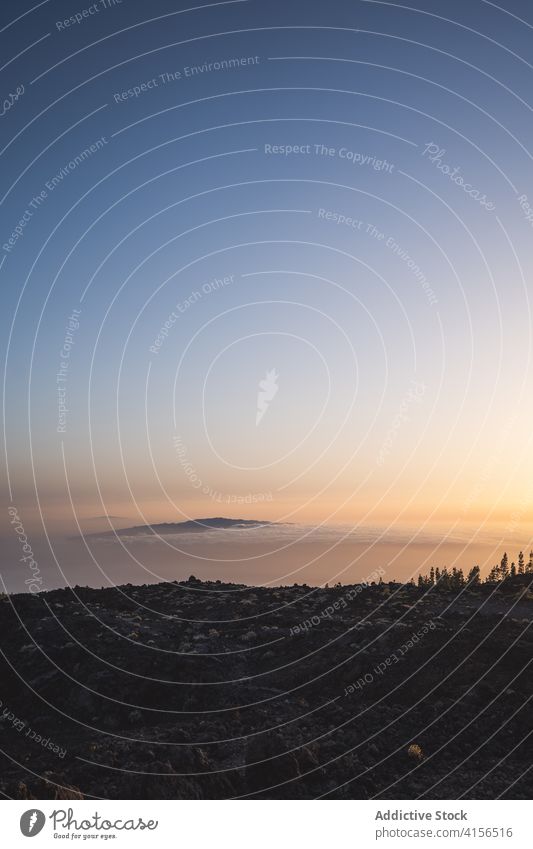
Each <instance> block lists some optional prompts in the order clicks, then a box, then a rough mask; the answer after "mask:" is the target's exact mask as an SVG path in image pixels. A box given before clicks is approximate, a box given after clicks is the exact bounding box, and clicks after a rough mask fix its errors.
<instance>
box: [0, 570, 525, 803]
mask: <svg viewBox="0 0 533 849" xmlns="http://www.w3.org/2000/svg"><path fill="white" fill-rule="evenodd" d="M527 577H528V578H530V577H531V576H527ZM532 619H533V595H532V594H531V592H530V590H529V588H528V585H527V582H526V581H524V580H522V582H520V581H518V580H516V581H507V582H505V584H504V585H502V586H501V587H500V588H498V589H495V587H494V586H489V585H481V586H478V587H476V588H475V589H464V590H463V591H462V592H460V593H453V592H450V591H442V590H441V589H440V588H435V587H432V588H429V589H428V588H416V587H414V586H410V585H409V586H400V585H397V584H380V585H377V584H376V585H371V586H352V587H348V586H342V587H340V586H339V587H334V588H330V589H328V588H326V589H324V588H311V587H307V586H296V585H295V586H292V587H279V588H257V587H245V586H239V585H234V584H232V585H229V584H221V583H206V582H200V581H197V580H196V579H189V581H187V582H182V583H162V584H155V585H148V586H131V585H127V586H123V587H118V588H110V589H99V590H98V589H88V588H82V587H75V588H73V589H65V590H55V591H51V592H46V593H42V594H40V595H35V596H32V595H30V594H24V595H13V596H10V597H4V598H2V600H1V601H0V648H1V661H0V662H1V664H2V669H1V691H0V699H1V702H2V704H1V705H0V713H1V714H2V717H1V719H0V740H1V750H2V755H1V771H0V791H1V792H2V793H3V795H4V796H5V797H15V798H27V799H31V798H36V799H39V798H61V799H65V798H79V797H80V796H82V797H87V798H90V797H99V798H115V799H117V798H133V799H135V798H164V799H169V798H171V799H180V798H187V799H198V798H230V797H240V796H250V797H252V798H289V799H306V798H307V799H308V798H315V797H320V796H323V795H325V796H326V798H364V799H366V798H373V797H381V798H405V799H411V798H420V797H422V798H449V799H455V798H459V797H465V798H496V797H498V796H500V795H501V796H503V797H506V798H528V797H529V798H530V797H531V794H532V791H533V769H532V768H531V765H532V763H533V736H532V731H533V711H532V707H531V704H532V703H531V699H532V695H533V675H532V670H531V663H532V659H533V634H532V632H531V627H530V626H531V622H532Z"/></svg>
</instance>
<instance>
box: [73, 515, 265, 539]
mask: <svg viewBox="0 0 533 849" xmlns="http://www.w3.org/2000/svg"><path fill="white" fill-rule="evenodd" d="M271 524H273V523H272V522H261V521H259V520H258V519H228V518H226V517H224V516H216V517H214V518H211V519H189V520H188V521H186V522H161V523H159V524H157V525H134V526H133V527H131V528H121V529H120V530H115V531H105V532H104V533H95V534H87V536H98V537H109V536H115V535H117V536H142V535H146V534H159V535H160V536H164V535H166V534H191V533H194V534H196V533H202V532H204V531H213V530H228V529H235V530H238V529H241V530H242V529H245V528H263V527H265V526H266V525H271Z"/></svg>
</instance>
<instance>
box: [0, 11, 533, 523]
mask: <svg viewBox="0 0 533 849" xmlns="http://www.w3.org/2000/svg"><path fill="white" fill-rule="evenodd" d="M89 6H90V4H89V3H88V2H87V3H86V4H84V3H83V0H81V2H80V3H73V2H70V3H61V2H55V0H49V2H44V3H41V4H40V5H39V6H38V7H35V9H33V10H32V6H31V4H30V3H26V2H18V0H17V2H16V3H15V2H5V3H3V4H2V10H1V15H2V23H1V25H0V39H2V44H3V52H2V56H3V57H4V62H7V64H4V67H3V69H2V81H3V85H2V92H3V97H4V98H8V97H9V94H10V93H14V92H15V91H16V90H17V87H20V86H24V93H23V94H22V95H21V96H20V97H19V98H18V100H16V101H15V102H14V103H13V105H12V106H11V107H10V108H8V109H7V110H6V111H5V114H4V115H3V116H2V117H1V121H2V144H1V155H2V161H3V170H2V173H3V175H4V179H3V181H2V187H3V190H2V202H1V208H0V216H1V218H0V220H1V232H2V238H1V242H2V245H3V247H2V249H1V252H0V260H1V261H2V266H1V269H0V276H1V279H2V287H1V292H2V299H3V306H2V310H1V313H0V322H1V324H2V331H3V333H2V337H3V338H4V339H5V340H6V343H5V348H4V351H5V355H6V371H5V380H6V384H5V385H6V395H5V399H6V405H5V406H6V417H5V422H6V431H5V433H6V442H5V452H4V459H3V463H4V465H5V464H6V460H7V465H8V471H9V485H10V492H11V498H12V501H13V503H15V504H16V505H17V506H18V507H19V508H20V510H21V512H24V515H25V517H26V521H27V522H28V523H31V522H34V521H35V518H36V517H37V516H38V513H39V510H40V511H42V515H43V517H44V519H45V521H46V522H47V523H51V526H55V525H56V524H57V523H63V524H64V525H65V527H66V526H69V527H70V526H72V527H74V521H75V520H74V512H75V513H76V515H77V516H79V517H81V518H82V519H83V518H84V517H85V518H86V517H89V516H95V515H103V514H106V513H110V514H116V515H121V516H126V517H128V518H132V519H133V520H135V522H139V521H140V520H143V519H146V520H149V521H170V520H175V521H179V520H181V519H182V518H186V517H189V516H212V515H241V516H243V517H254V518H264V519H269V520H286V521H297V522H316V521H320V522H323V521H324V522H335V521H342V522H349V523H358V522H369V523H372V524H376V523H380V522H385V523H387V522H404V523H408V524H411V525H413V524H421V525H422V524H427V525H428V526H433V525H434V526H437V525H439V524H443V525H444V526H451V525H456V524H457V525H458V526H459V527H460V526H463V525H467V524H468V525H471V524H472V525H474V526H475V527H481V526H484V527H487V526H490V525H492V524H496V523H500V524H502V525H503V526H504V527H505V526H506V527H508V528H509V527H511V526H512V527H515V526H516V525H517V524H520V525H524V526H526V527H527V523H528V521H529V519H530V517H531V514H532V504H533V502H532V482H533V464H532V461H531V457H532V456H533V454H532V451H531V447H532V446H531V422H532V421H533V400H532V397H533V396H532V392H531V377H532V368H531V311H530V302H529V297H530V291H531V285H530V280H531V273H532V268H531V265H532V263H531V240H532V230H531V228H532V226H533V225H532V223H531V222H529V221H528V220H527V210H525V209H524V208H522V207H524V204H525V202H526V201H524V200H523V201H522V206H521V203H520V200H519V199H520V197H521V196H524V195H525V196H528V200H529V202H530V203H531V204H532V206H533V183H532V176H533V161H532V154H531V150H530V139H531V138H532V136H533V132H532V131H533V113H532V104H531V81H532V78H533V64H531V63H530V60H532V62H533V59H532V54H531V47H530V45H531V37H532V34H533V29H532V27H533V15H532V12H531V7H530V5H529V4H528V3H526V2H525V0H524V2H517V0H506V2H505V3H503V4H495V3H488V2H481V0H472V2H468V3H464V2H461V3H459V2H455V1H453V2H446V3H445V2H443V0H434V2H432V1H431V0H429V2H427V1H426V0H425V2H423V3H422V2H420V3H419V4H418V8H417V7H415V6H413V7H408V6H402V5H401V4H399V3H394V2H392V3H381V2H357V0H353V2H339V0H332V2H330V3H327V4H325V3H321V2H320V3H318V2H316V3H313V2H303V0H302V2H300V0H297V2H292V3H286V2H283V3H281V2H269V3H264V2H258V1H257V0H245V1H244V2H234V3H225V4H224V3H221V4H211V5H206V6H204V7H203V8H202V6H198V8H196V9H194V10H189V11H183V9H185V8H187V7H186V4H178V8H177V4H176V3H171V2H163V0H156V2H154V3H150V4H145V3H139V2H130V0H123V2H122V3H120V4H119V3H117V4H116V5H112V6H110V8H107V9H104V8H103V7H102V6H101V5H100V6H99V7H98V12H94V13H93V14H88V16H87V17H84V18H83V19H82V20H81V22H79V23H74V24H72V25H71V26H69V27H68V28H61V29H58V26H57V22H61V21H62V20H65V19H66V18H68V17H69V16H70V15H75V14H76V12H82V10H83V9H86V10H87V9H89ZM180 6H181V7H182V8H181V9H180ZM30 10H31V11H30ZM25 11H27V12H28V14H26V15H23V13H24V12H25ZM180 11H181V13H178V12H180ZM19 16H20V17H19ZM17 17H19V19H18V20H14V19H15V18H17ZM1 27H3V29H1ZM37 42H38V43H37ZM31 45H33V46H31ZM245 57H248V58H249V59H250V62H249V63H248V64H245V65H242V66H240V67H239V68H232V69H222V70H216V69H212V70H211V71H209V70H206V71H204V72H203V73H197V74H195V75H194V76H187V75H186V72H185V69H186V68H190V67H193V66H196V67H197V66H202V65H204V63H215V62H219V61H222V60H229V59H232V58H238V59H242V58H245ZM256 57H258V58H256ZM252 59H253V62H252ZM177 72H180V73H181V78H179V79H171V80H168V81H167V82H165V83H163V81H162V77H161V76H160V75H163V76H164V75H165V74H170V73H172V74H174V75H176V73H177ZM165 79H167V78H165ZM151 80H155V81H156V83H157V84H156V83H154V84H152V86H151V87H150V88H146V90H145V91H142V92H141V93H140V94H139V95H138V96H137V97H134V96H132V97H126V99H125V100H123V101H120V102H116V101H117V98H116V97H115V95H119V94H121V93H123V92H127V90H128V89H133V87H134V86H139V87H140V86H141V85H142V84H143V83H148V82H149V81H151ZM102 138H103V139H104V142H103V144H102V145H101V146H100V149H98V150H96V151H95V152H94V153H92V154H91V155H90V156H87V157H86V158H85V160H84V161H83V162H81V164H79V165H78V166H77V167H75V168H72V169H70V168H69V162H70V161H71V160H73V159H74V157H76V156H77V155H78V154H80V153H81V152H82V151H83V150H85V149H87V148H88V147H89V146H90V145H91V144H93V143H95V142H96V141H97V140H98V139H102ZM269 145H270V146H273V145H278V146H288V145H290V146H300V150H301V151H302V152H300V153H292V154H289V155H285V154H284V153H268V152H267V151H268V149H269V148H268V147H265V146H269ZM315 145H317V146H323V148H322V147H321V148H320V152H319V153H317V152H316V148H315ZM429 145H433V147H431V148H429V149H428V146H429ZM326 149H327V151H328V152H325V151H326ZM436 150H437V151H440V153H439V154H438V155H436V153H435V151H436ZM346 153H349V154H350V155H353V158H352V159H350V158H348V157H347V156H346V155H345V154H346ZM431 155H433V160H432V159H431ZM446 168H448V173H445V171H446ZM61 169H64V172H65V173H64V177H63V179H62V180H61V181H60V183H59V184H58V185H57V186H56V187H55V188H53V190H52V191H49V190H46V184H47V182H49V181H50V180H52V178H53V177H54V175H57V174H60V173H61ZM453 169H458V170H457V171H456V172H455V177H457V175H460V176H462V178H463V179H464V182H465V183H467V184H468V186H469V187H471V190H472V192H477V193H478V194H477V196H475V195H474V196H473V195H472V194H467V192H466V191H465V190H464V188H463V187H461V186H460V185H459V184H458V183H457V182H456V181H454V179H452V178H451V177H453V173H452V175H451V176H450V173H449V172H450V171H452V172H453ZM43 190H46V196H45V197H44V198H43V200H42V202H41V203H40V205H38V206H37V207H36V208H32V207H31V205H30V204H31V201H32V198H33V197H34V196H36V195H38V194H39V193H41V192H42V191H43ZM480 198H481V200H483V198H484V199H485V205H483V203H482V202H480ZM487 205H488V207H489V208H487ZM27 210H30V211H31V212H32V214H31V216H29V220H28V221H27V222H26V223H25V226H24V227H23V228H22V235H20V236H19V237H18V238H17V239H16V240H15V242H14V245H12V246H10V249H9V250H7V249H6V244H7V245H8V247H9V244H8V240H9V238H10V236H11V234H12V233H13V231H14V230H15V228H16V226H17V224H18V222H19V220H20V219H21V218H22V217H23V216H24V213H25V212H26V211H27ZM328 212H329V213H330V215H329V217H326V213H328ZM335 216H336V217H335ZM339 216H344V217H345V219H346V218H349V219H350V222H349V223H345V222H342V221H341V222H339V220H338V219H339ZM357 222H358V223H357ZM395 246H396V247H395ZM213 281H218V282H213ZM220 281H222V282H220ZM424 281H426V282H425V285H424ZM73 310H80V311H81V312H80V314H79V328H77V329H76V330H75V331H74V333H73V344H72V347H71V349H70V356H69V358H68V368H67V371H68V377H67V380H66V381H64V382H63V383H61V384H58V382H57V377H56V375H57V373H58V370H59V366H60V361H61V350H62V347H63V344H64V340H65V333H66V326H67V324H68V320H69V317H70V316H71V315H72V314H73ZM171 316H174V319H173V321H172V323H170V325H168V324H167V329H166V331H165V332H167V335H166V337H165V338H162V337H161V336H159V342H160V344H159V345H158V344H157V343H156V340H157V339H158V335H159V334H160V333H161V329H162V328H164V327H165V322H167V323H168V322H169V317H171ZM154 346H155V348H156V350H157V353H154V352H153V351H152V350H150V349H151V348H154ZM272 370H275V372H276V374H277V378H276V379H275V383H276V386H277V391H276V393H275V395H274V396H273V398H272V400H271V401H270V404H269V406H268V408H267V409H266V412H265V414H264V416H263V418H262V419H261V421H260V423H259V424H258V425H257V424H256V412H257V400H258V392H259V391H260V387H259V383H260V381H263V380H264V379H265V377H266V375H267V373H268V372H270V371H272ZM61 385H63V386H64V387H65V398H66V406H67V408H68V412H67V414H66V423H65V432H62V433H58V431H57V426H58V392H57V389H58V386H61ZM8 494H9V492H8ZM7 501H8V502H9V498H8V499H7ZM513 523H514V524H513Z"/></svg>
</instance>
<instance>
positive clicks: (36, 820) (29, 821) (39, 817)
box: [20, 808, 46, 837]
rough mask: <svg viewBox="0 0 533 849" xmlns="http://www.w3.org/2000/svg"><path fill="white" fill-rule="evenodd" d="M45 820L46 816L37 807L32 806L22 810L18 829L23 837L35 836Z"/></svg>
mask: <svg viewBox="0 0 533 849" xmlns="http://www.w3.org/2000/svg"><path fill="white" fill-rule="evenodd" d="M45 822H46V817H45V815H44V814H43V812H42V811H39V810H37V808H32V809H31V810H29V811H24V813H23V814H22V816H21V818H20V830H21V832H22V833H23V835H24V837H35V835H36V834H39V832H40V831H41V830H42V828H43V826H44V824H45Z"/></svg>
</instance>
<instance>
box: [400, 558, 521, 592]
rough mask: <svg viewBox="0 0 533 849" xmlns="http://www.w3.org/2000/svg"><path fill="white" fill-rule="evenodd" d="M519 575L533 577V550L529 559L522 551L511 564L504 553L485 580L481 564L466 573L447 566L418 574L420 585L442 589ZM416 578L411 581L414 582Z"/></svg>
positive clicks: (501, 579) (458, 588)
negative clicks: (526, 559)
mask: <svg viewBox="0 0 533 849" xmlns="http://www.w3.org/2000/svg"><path fill="white" fill-rule="evenodd" d="M517 575H531V576H532V579H533V551H530V552H529V560H528V561H527V563H526V561H525V557H524V552H523V551H521V552H520V553H519V555H518V561H517V562H516V563H515V562H514V561H513V562H512V563H511V564H509V557H508V556H507V552H505V553H504V555H503V557H502V559H501V561H500V562H499V563H497V564H496V565H495V566H493V567H492V569H491V570H490V572H489V573H488V575H487V577H486V578H485V580H484V581H482V579H481V570H480V568H479V566H473V567H472V569H470V571H469V572H468V573H467V574H466V575H465V574H464V572H463V570H462V569H457V568H456V567H455V566H454V567H453V569H451V570H448V569H447V568H446V567H444V568H443V569H439V567H438V566H437V567H433V566H432V567H431V569H430V571H429V575H419V576H418V586H419V587H432V586H437V585H438V586H439V587H440V588H441V589H446V590H447V589H449V590H460V589H462V588H463V587H471V586H479V585H480V584H482V583H484V584H498V583H501V582H502V581H507V580H510V579H512V578H516V576H517ZM414 582H415V581H414V578H413V579H412V581H411V583H414Z"/></svg>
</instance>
